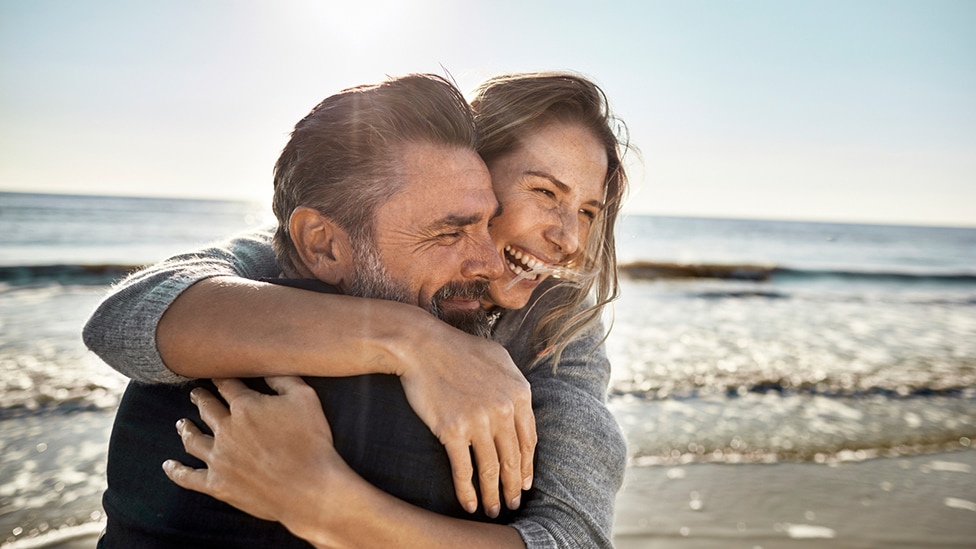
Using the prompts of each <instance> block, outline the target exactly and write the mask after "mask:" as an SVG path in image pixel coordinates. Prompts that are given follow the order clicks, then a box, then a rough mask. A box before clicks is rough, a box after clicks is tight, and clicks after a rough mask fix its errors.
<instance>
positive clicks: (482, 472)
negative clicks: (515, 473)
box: [478, 463, 498, 482]
mask: <svg viewBox="0 0 976 549" xmlns="http://www.w3.org/2000/svg"><path fill="white" fill-rule="evenodd" d="M478 477H479V478H481V479H482V480H483V481H492V482H494V481H495V480H496V479H497V478H498V464H497V463H492V464H489V465H487V466H485V467H479V468H478Z"/></svg>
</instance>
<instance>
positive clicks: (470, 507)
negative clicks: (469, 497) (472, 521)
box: [464, 501, 478, 513]
mask: <svg viewBox="0 0 976 549" xmlns="http://www.w3.org/2000/svg"><path fill="white" fill-rule="evenodd" d="M464 510H465V511H467V512H469V513H474V512H475V511H477V510H478V502H477V501H469V502H467V503H465V504H464Z"/></svg>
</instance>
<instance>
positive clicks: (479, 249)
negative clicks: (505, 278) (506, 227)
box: [461, 230, 505, 280]
mask: <svg viewBox="0 0 976 549" xmlns="http://www.w3.org/2000/svg"><path fill="white" fill-rule="evenodd" d="M470 251H471V255H470V256H469V258H468V260H467V261H465V262H464V264H463V265H462V267H461V274H462V275H464V276H465V277H466V278H483V279H487V280H495V279H496V278H499V277H501V276H502V273H503V272H504V271H505V265H504V264H502V258H501V255H499V253H498V250H496V249H495V243H494V242H493V241H492V240H491V237H490V236H489V235H488V231H487V230H486V231H485V234H484V235H483V236H482V237H481V238H478V239H476V240H474V241H473V245H472V247H471V250H470Z"/></svg>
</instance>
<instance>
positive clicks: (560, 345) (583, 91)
mask: <svg viewBox="0 0 976 549" xmlns="http://www.w3.org/2000/svg"><path fill="white" fill-rule="evenodd" d="M471 108H472V110H473V111H474V117H475V124H476V125H477V127H478V136H479V137H478V153H479V154H480V155H481V157H482V158H483V159H484V161H485V162H486V163H487V164H489V165H491V163H492V162H493V161H494V160H496V159H498V158H500V157H502V156H505V155H507V154H510V153H512V152H514V151H516V150H517V149H518V148H519V147H520V146H521V137H522V136H524V135H527V134H528V133H530V132H532V131H535V130H538V129H539V128H541V127H543V126H545V125H546V124H549V123H552V122H561V123H569V124H580V125H582V126H583V127H584V128H587V129H589V130H590V131H591V132H592V133H593V135H594V136H595V137H596V138H597V139H598V140H599V141H600V143H601V144H602V145H603V147H604V149H605V150H606V154H607V175H606V180H605V191H606V196H605V197H604V202H605V206H604V208H603V210H602V211H601V212H600V214H599V215H598V216H597V219H596V221H594V223H593V225H592V228H591V229H590V233H589V237H588V238H587V241H586V243H585V245H584V246H583V248H582V250H581V251H580V253H579V255H578V256H577V257H576V258H574V260H573V265H572V267H573V268H574V269H575V270H578V271H582V272H583V273H587V274H592V275H593V276H583V277H581V279H580V280H579V281H576V282H573V283H559V284H558V287H559V288H560V291H561V293H564V295H566V299H563V300H560V303H559V304H558V305H557V306H556V307H554V308H553V309H552V310H550V311H548V312H547V313H545V315H544V316H543V317H542V319H541V321H540V322H539V323H538V324H537V325H536V328H535V332H534V333H533V339H534V341H535V342H536V345H537V347H538V348H537V349H536V351H537V353H538V355H537V358H536V361H535V363H533V365H534V364H536V363H538V362H539V361H540V360H541V359H542V358H544V357H546V356H548V355H549V354H550V353H551V354H553V357H554V362H553V367H555V365H556V364H558V363H559V359H560V358H561V356H562V353H563V350H565V348H566V346H567V345H568V344H569V343H570V342H571V341H572V340H573V339H574V338H575V337H577V336H579V335H580V334H581V333H582V332H584V331H585V330H587V329H590V328H591V327H592V326H593V325H594V324H596V323H597V322H599V321H600V317H601V314H602V311H603V307H604V306H605V305H606V304H608V303H610V302H611V301H613V300H614V299H616V298H617V296H618V294H619V288H618V283H617V253H616V246H615V241H614V228H615V225H616V222H617V216H618V214H619V213H620V207H621V204H622V202H623V199H624V196H625V194H626V191H627V175H626V173H625V172H624V167H623V164H622V163H621V158H622V156H623V153H624V152H625V151H627V150H629V149H630V148H631V147H630V144H629V142H628V134H627V127H626V125H625V124H624V123H623V121H621V120H620V119H618V118H616V117H615V116H614V115H613V114H612V113H611V112H610V107H609V104H608V102H607V97H606V95H605V94H604V93H603V90H601V89H600V87H599V86H597V85H596V84H594V83H593V82H591V81H590V80H588V79H586V78H584V77H582V76H579V75H576V74H572V73H519V74H506V75H501V76H496V77H494V78H491V79H489V80H487V81H485V82H484V83H482V84H481V85H480V86H478V88H477V89H476V90H475V97H474V98H473V99H472V100H471ZM591 295H592V297H593V300H594V301H593V303H592V304H591V305H590V306H588V307H586V308H585V309H583V310H582V311H579V312H577V309H578V308H579V305H580V304H581V303H584V302H585V301H586V299H587V297H589V296H591ZM605 337H606V334H604V338H605Z"/></svg>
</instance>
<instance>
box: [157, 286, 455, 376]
mask: <svg viewBox="0 0 976 549" xmlns="http://www.w3.org/2000/svg"><path fill="white" fill-rule="evenodd" d="M404 326H409V327H410V329H409V330H405V329H404ZM439 329H441V327H440V326H438V325H437V324H436V320H435V319H434V318H433V317H431V316H430V315H429V314H427V313H426V312H424V311H423V310H421V309H419V308H417V307H412V306H409V305H405V304H402V303H396V302H392V301H384V300H372V299H363V298H354V297H348V296H342V295H336V294H323V293H317V292H309V291H307V290H301V289H295V288H290V287H286V286H280V285H276V284H269V283H263V282H256V281H252V280H247V279H242V278H233V277H215V278H208V279H206V280H202V281H200V282H198V283H196V284H194V285H193V286H191V287H190V288H188V289H187V290H186V291H184V292H183V293H182V294H180V296H179V297H178V298H177V299H176V300H175V301H174V302H173V303H172V305H170V307H169V308H168V309H167V310H166V312H165V314H163V316H162V318H161V319H160V322H159V325H158V327H157V332H156V343H157V346H158V348H159V352H160V354H161V356H162V357H163V361H164V362H165V363H166V365H167V367H169V368H170V369H171V370H172V371H173V372H175V373H177V374H179V375H182V376H185V377H190V378H201V377H252V376H264V375H310V376H324V377H335V376H352V375H360V374H372V373H384V374H392V373H398V368H401V367H402V365H401V364H399V361H398V359H399V358H400V357H399V356H398V355H399V354H400V353H399V351H398V349H410V348H413V347H412V345H414V344H415V342H416V341H417V340H418V339H419V338H422V337H423V336H422V335H421V334H428V335H429V334H431V333H432V332H436V331H437V330H439ZM324 357H328V360H323V358H324Z"/></svg>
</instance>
